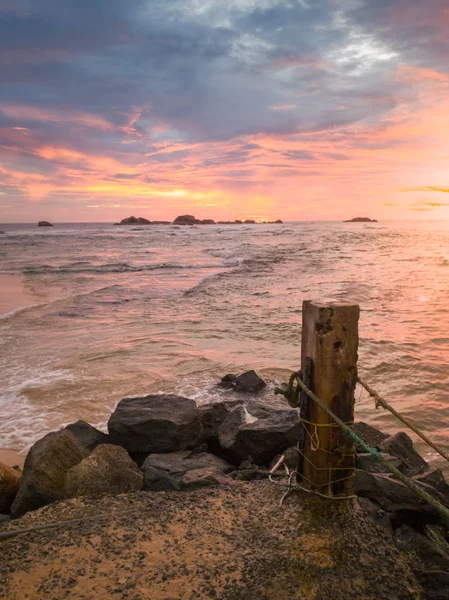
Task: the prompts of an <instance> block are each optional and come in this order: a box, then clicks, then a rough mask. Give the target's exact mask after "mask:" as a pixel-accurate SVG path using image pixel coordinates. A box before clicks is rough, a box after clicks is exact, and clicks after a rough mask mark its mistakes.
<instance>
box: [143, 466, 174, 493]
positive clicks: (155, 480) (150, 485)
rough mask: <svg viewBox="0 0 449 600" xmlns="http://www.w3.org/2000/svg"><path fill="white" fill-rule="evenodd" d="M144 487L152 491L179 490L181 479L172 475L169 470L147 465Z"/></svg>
mask: <svg viewBox="0 0 449 600" xmlns="http://www.w3.org/2000/svg"><path fill="white" fill-rule="evenodd" d="M143 489H144V490H147V491H151V492H165V491H173V490H179V489H180V484H179V479H177V478H176V477H172V476H171V475H170V473H169V472H168V471H161V470H160V469H155V468H154V467H147V468H146V469H145V471H144V474H143Z"/></svg>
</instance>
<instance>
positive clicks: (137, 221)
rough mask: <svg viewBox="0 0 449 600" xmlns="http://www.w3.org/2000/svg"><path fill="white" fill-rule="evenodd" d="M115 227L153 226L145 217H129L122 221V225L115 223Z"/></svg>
mask: <svg viewBox="0 0 449 600" xmlns="http://www.w3.org/2000/svg"><path fill="white" fill-rule="evenodd" d="M114 225H151V221H149V220H148V219H144V218H143V217H128V218H127V219H122V220H121V221H120V223H114Z"/></svg>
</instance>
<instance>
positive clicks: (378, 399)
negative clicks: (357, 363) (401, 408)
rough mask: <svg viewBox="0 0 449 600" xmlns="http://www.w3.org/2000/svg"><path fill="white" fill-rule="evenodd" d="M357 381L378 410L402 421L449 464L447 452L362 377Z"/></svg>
mask: <svg viewBox="0 0 449 600" xmlns="http://www.w3.org/2000/svg"><path fill="white" fill-rule="evenodd" d="M357 381H358V382H359V383H360V385H361V386H362V387H363V388H365V390H366V391H367V392H368V394H369V395H370V396H371V397H372V398H374V400H375V401H376V408H378V407H379V406H382V408H385V409H386V410H389V411H390V412H391V414H392V415H394V416H395V417H396V418H397V419H399V420H400V421H402V422H403V423H404V425H406V426H407V427H408V428H409V429H411V430H412V431H414V432H415V433H416V435H418V436H419V437H420V438H421V439H422V440H424V442H426V444H428V445H429V446H430V447H431V448H433V449H434V450H435V452H438V454H439V455H440V456H442V457H443V458H444V459H445V460H447V461H448V462H449V455H448V454H447V452H445V451H444V450H443V449H442V448H440V446H438V445H437V444H436V443H435V442H433V441H432V440H431V439H430V438H428V437H427V435H426V434H425V433H424V432H423V431H421V430H420V429H419V427H418V426H417V425H415V424H414V423H412V422H411V421H410V420H409V419H407V417H404V416H403V415H401V413H398V411H397V410H395V409H394V408H393V407H392V406H391V405H390V404H388V402H387V401H386V400H384V399H383V398H382V396H379V394H378V393H377V392H376V391H375V390H373V389H372V388H371V387H370V386H369V385H368V384H367V383H365V382H364V381H362V380H361V379H360V377H358V378H357Z"/></svg>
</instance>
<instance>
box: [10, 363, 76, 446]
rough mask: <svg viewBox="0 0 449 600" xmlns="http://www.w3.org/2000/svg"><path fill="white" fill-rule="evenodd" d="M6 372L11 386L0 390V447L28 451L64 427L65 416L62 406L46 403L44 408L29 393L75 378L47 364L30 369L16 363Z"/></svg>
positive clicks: (65, 371) (63, 370)
mask: <svg viewBox="0 0 449 600" xmlns="http://www.w3.org/2000/svg"><path fill="white" fill-rule="evenodd" d="M6 375H7V378H8V379H9V385H7V386H6V388H5V387H4V388H3V389H2V391H1V393H0V414H1V415H2V419H1V420H0V447H4V448H14V449H15V450H17V451H19V452H20V453H25V452H26V451H27V450H28V449H29V448H30V446H32V444H34V442H36V441H37V440H38V439H40V438H42V437H43V436H44V435H46V434H47V433H49V432H50V431H52V430H53V431H54V430H55V429H58V428H59V427H62V426H63V423H64V422H65V419H66V417H65V416H64V409H63V407H62V406H61V407H59V406H58V405H57V404H54V405H51V406H50V405H46V406H45V408H44V410H43V407H42V406H41V405H40V404H34V403H33V402H31V401H30V399H29V398H28V397H27V392H30V391H31V390H37V389H44V388H48V387H53V386H56V385H61V384H64V383H67V382H71V381H74V380H75V377H74V375H73V374H72V373H71V372H70V371H68V370H66V369H57V368H56V369H51V367H49V366H46V365H43V366H40V367H35V368H33V369H31V370H27V369H26V368H25V367H24V366H23V365H17V366H15V367H14V368H11V369H10V370H9V373H7V374H6ZM55 423H57V426H54V424H55ZM52 424H53V425H52Z"/></svg>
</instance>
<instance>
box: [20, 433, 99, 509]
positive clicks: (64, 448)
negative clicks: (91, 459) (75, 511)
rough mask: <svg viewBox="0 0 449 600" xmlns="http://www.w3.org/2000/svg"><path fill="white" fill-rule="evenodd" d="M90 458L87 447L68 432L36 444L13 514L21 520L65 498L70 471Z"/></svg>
mask: <svg viewBox="0 0 449 600" xmlns="http://www.w3.org/2000/svg"><path fill="white" fill-rule="evenodd" d="M87 456H89V450H88V449H87V448H86V446H84V444H82V443H81V442H80V441H79V440H78V439H77V438H76V437H75V436H74V435H73V433H71V432H70V431H67V430H65V429H63V430H61V431H56V432H53V433H49V434H48V435H46V436H45V437H44V438H42V439H41V440H39V441H38V442H36V443H35V444H34V446H32V447H31V448H30V451H29V452H28V455H27V457H26V460H25V466H24V468H23V474H22V479H21V480H20V484H19V491H18V493H17V496H16V498H15V500H14V502H13V504H12V506H11V513H12V514H13V515H14V516H15V517H18V516H20V515H23V514H24V513H26V512H28V511H29V510H35V509H36V508H40V507H41V506H45V505H46V504H50V503H51V502H55V501H57V500H61V499H62V498H64V495H65V476H66V473H67V471H68V470H69V469H71V468H72V467H74V466H75V465H77V464H78V463H79V462H81V461H82V460H83V458H86V457H87Z"/></svg>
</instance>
